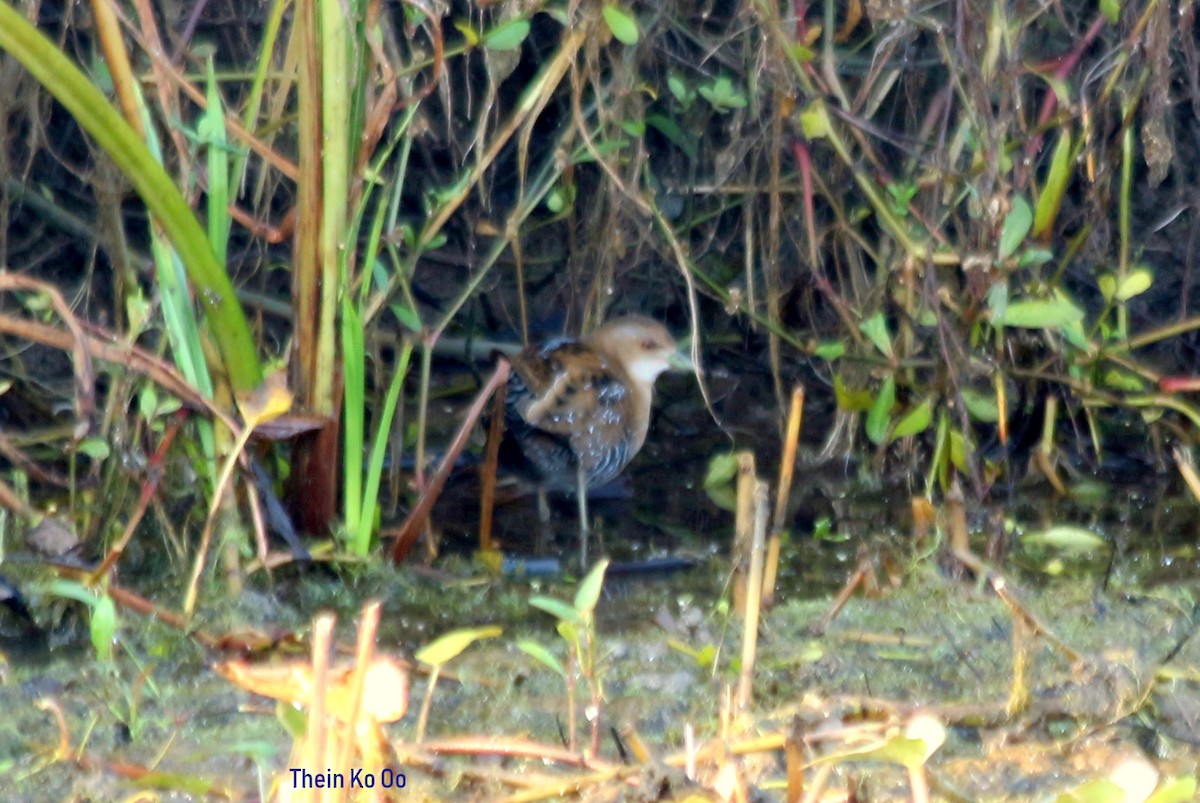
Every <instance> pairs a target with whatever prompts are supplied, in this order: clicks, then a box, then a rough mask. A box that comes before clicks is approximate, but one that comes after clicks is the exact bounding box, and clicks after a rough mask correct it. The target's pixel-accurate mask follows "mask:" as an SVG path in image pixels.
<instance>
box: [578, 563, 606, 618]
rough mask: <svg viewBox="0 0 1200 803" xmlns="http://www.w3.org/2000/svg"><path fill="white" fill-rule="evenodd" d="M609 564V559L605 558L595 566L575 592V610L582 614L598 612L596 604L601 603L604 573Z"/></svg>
mask: <svg viewBox="0 0 1200 803" xmlns="http://www.w3.org/2000/svg"><path fill="white" fill-rule="evenodd" d="M608 563H609V561H608V558H605V559H604V560H601V561H599V562H598V563H597V564H596V565H595V566H593V567H592V570H591V571H590V572H588V573H587V577H585V578H583V582H581V583H580V584H579V588H578V589H577V590H576V591H575V610H577V611H579V612H580V613H581V614H582V613H589V614H590V613H591V612H592V611H594V610H596V603H597V602H599V601H600V591H601V589H603V588H604V572H605V571H606V570H607V569H608Z"/></svg>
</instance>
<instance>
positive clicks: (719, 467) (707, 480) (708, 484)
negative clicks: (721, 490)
mask: <svg viewBox="0 0 1200 803" xmlns="http://www.w3.org/2000/svg"><path fill="white" fill-rule="evenodd" d="M737 470H738V457H737V455H736V454H734V453H733V452H727V453H725V454H718V455H713V456H712V457H711V458H709V461H708V471H707V472H706V473H705V475H704V487H705V488H706V489H707V488H715V487H717V486H720V485H727V484H728V483H729V482H730V481H731V480H732V479H733V477H734V475H735V474H737Z"/></svg>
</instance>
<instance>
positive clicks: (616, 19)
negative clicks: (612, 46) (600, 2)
mask: <svg viewBox="0 0 1200 803" xmlns="http://www.w3.org/2000/svg"><path fill="white" fill-rule="evenodd" d="M600 13H601V14H603V15H604V21H605V22H606V23H608V29H609V30H610V31H612V35H613V38H614V39H616V40H617V41H618V42H620V43H621V44H623V45H631V46H632V45H636V44H637V43H638V25H637V20H635V19H634V18H633V17H631V16H630V15H629V14H626V13H625V12H624V11H622V10H621V9H620V8H618V7H617V5H616V4H615V3H607V4H606V5H605V6H604V8H603V9H602V10H601V12H600Z"/></svg>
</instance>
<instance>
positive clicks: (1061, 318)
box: [992, 295, 1083, 329]
mask: <svg viewBox="0 0 1200 803" xmlns="http://www.w3.org/2000/svg"><path fill="white" fill-rule="evenodd" d="M1082 320H1083V310H1081V309H1080V308H1079V307H1077V306H1075V303H1074V302H1073V301H1071V300H1070V299H1069V298H1067V297H1066V296H1061V295H1060V296H1056V297H1054V298H1027V299H1022V300H1020V301H1010V302H1009V303H1008V306H1007V308H1006V309H1005V310H1004V314H1003V316H1002V317H1001V318H1000V319H999V320H997V319H996V318H995V317H993V319H992V323H995V324H997V325H1000V326H1010V327H1014V328H1017V329H1060V328H1062V327H1064V326H1067V325H1068V324H1072V323H1078V322H1079V321H1082Z"/></svg>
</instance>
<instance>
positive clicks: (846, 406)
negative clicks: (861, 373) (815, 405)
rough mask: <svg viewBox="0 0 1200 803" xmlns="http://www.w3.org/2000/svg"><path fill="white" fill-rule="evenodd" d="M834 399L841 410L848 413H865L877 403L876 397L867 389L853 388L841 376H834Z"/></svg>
mask: <svg viewBox="0 0 1200 803" xmlns="http://www.w3.org/2000/svg"><path fill="white" fill-rule="evenodd" d="M833 398H834V399H835V400H836V401H837V406H838V409H839V410H845V411H846V412H848V413H865V412H866V411H867V410H870V409H871V405H873V404H874V403H875V397H874V396H872V395H871V392H870V391H869V390H866V389H865V388H852V387H850V386H849V385H847V384H846V380H845V378H843V377H842V375H841V374H834V375H833Z"/></svg>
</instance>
